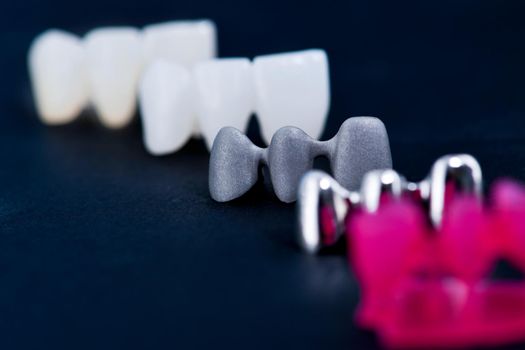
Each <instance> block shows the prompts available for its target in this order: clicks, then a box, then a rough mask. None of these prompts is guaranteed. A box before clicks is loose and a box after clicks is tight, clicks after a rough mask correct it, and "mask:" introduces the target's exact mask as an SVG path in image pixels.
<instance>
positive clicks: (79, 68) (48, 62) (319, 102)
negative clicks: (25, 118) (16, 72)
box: [29, 20, 330, 155]
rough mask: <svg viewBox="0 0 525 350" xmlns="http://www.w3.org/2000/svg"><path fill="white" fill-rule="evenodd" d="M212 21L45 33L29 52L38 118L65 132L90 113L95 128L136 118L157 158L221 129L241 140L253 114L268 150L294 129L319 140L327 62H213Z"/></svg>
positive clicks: (278, 57) (314, 55)
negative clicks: (277, 135) (286, 129)
mask: <svg viewBox="0 0 525 350" xmlns="http://www.w3.org/2000/svg"><path fill="white" fill-rule="evenodd" d="M216 42H217V34H216V27H215V25H214V23H213V22H211V21H209V20H199V21H178V22H177V21H175V22H168V23H161V24H155V25H150V26H146V27H145V28H144V29H142V30H139V29H136V28H132V27H110V28H99V29H94V30H92V31H90V32H89V33H87V34H86V35H85V37H84V38H79V37H77V36H76V35H73V34H70V33H67V32H64V31H60V30H49V31H46V32H44V33H43V34H41V35H40V36H38V37H37V38H36V39H35V41H34V42H33V44H32V46H31V49H30V52H29V70H30V75H31V81H32V86H33V92H34V93H33V94H34V96H35V100H36V106H37V110H38V112H39V115H40V117H41V119H42V121H43V122H44V123H46V124H66V123H69V122H71V121H73V120H74V119H76V118H77V117H78V116H79V114H80V113H81V112H82V111H83V110H84V109H85V108H86V107H88V106H90V105H92V107H93V108H94V110H95V112H96V114H97V115H98V117H99V119H100V121H101V123H102V124H103V125H105V126H106V127H108V128H122V127H124V126H126V125H128V124H129V122H130V121H131V120H132V118H133V116H134V114H135V111H136V104H137V96H138V100H139V104H140V107H141V108H140V109H141V117H142V123H143V132H144V143H145V146H146V149H147V150H148V151H149V152H150V153H152V154H154V155H161V154H167V153H171V152H174V151H176V150H178V149H179V148H181V147H182V146H183V145H184V144H185V143H186V142H187V140H188V139H189V138H190V137H191V136H192V135H195V136H197V135H203V136H204V138H205V141H206V144H207V146H208V147H209V148H210V147H211V145H212V143H213V140H214V138H215V136H216V134H217V132H218V131H219V130H220V128H221V127H224V126H233V127H236V128H238V129H240V130H242V131H245V129H246V126H247V122H248V118H249V116H250V115H251V114H252V113H253V112H257V115H258V117H259V118H258V119H259V124H260V126H261V131H262V136H263V139H264V140H265V141H266V142H269V140H270V139H271V137H272V135H273V134H274V132H275V131H276V130H278V129H279V128H280V127H283V126H287V125H292V126H296V127H300V128H302V129H303V130H304V131H305V132H306V133H307V134H309V135H310V136H312V137H314V138H319V137H320V135H321V133H322V130H323V128H324V123H325V121H326V117H327V114H328V110H329V104H330V83H329V68H328V59H327V57H326V53H325V52H324V51H323V50H318V49H315V50H314V49H313V50H306V51H299V52H291V53H283V54H274V55H265V56H258V57H256V58H255V59H254V60H253V63H252V62H251V61H250V60H249V59H247V58H230V59H216V58H215V56H216V52H217V48H216V47H217V43H216Z"/></svg>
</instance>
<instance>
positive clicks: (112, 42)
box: [85, 27, 142, 128]
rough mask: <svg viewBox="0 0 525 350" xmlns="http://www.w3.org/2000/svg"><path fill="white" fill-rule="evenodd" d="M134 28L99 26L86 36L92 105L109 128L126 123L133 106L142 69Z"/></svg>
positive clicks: (138, 43) (131, 115)
mask: <svg viewBox="0 0 525 350" xmlns="http://www.w3.org/2000/svg"><path fill="white" fill-rule="evenodd" d="M140 38H141V37H140V34H139V32H138V31H137V30H136V29H134V28H128V27H115V28H101V29H96V30H93V31H91V32H90V33H88V34H87V35H86V38H85V48H86V55H87V70H88V77H89V83H90V88H91V98H92V102H93V105H94V107H95V109H96V111H97V113H98V115H99V117H100V120H101V121H102V123H103V124H104V125H105V126H107V127H109V128H121V127H123V126H125V125H127V124H128V123H129V122H130V121H131V119H132V117H133V115H134V113H135V108H136V91H137V82H138V78H139V75H140V72H141V68H142V54H141V40H140Z"/></svg>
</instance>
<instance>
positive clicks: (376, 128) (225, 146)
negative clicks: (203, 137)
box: [209, 117, 392, 202]
mask: <svg viewBox="0 0 525 350" xmlns="http://www.w3.org/2000/svg"><path fill="white" fill-rule="evenodd" d="M318 156H325V157H327V158H328V159H329V160H330V164H331V168H332V171H333V174H334V176H335V178H336V179H338V181H340V182H341V183H342V184H344V186H346V187H348V188H351V189H356V188H357V187H358V186H359V184H360V183H361V180H362V177H363V175H364V174H365V173H367V172H369V171H370V170H373V169H385V168H391V167H392V158H391V154H390V145H389V141H388V134H387V132H386V129H385V126H384V124H383V123H382V122H381V120H379V119H377V118H373V117H354V118H350V119H347V120H346V121H345V122H344V123H343V124H342V125H341V128H340V129H339V132H338V133H337V135H336V136H334V137H333V138H332V139H330V140H328V141H316V140H313V139H312V138H311V137H309V136H308V135H306V134H305V133H304V132H303V131H302V130H300V129H298V128H295V127H284V128H281V129H279V130H278V131H277V132H276V133H275V134H274V136H273V138H272V140H271V143H270V145H269V146H268V148H265V149H263V148H259V147H257V146H255V145H254V144H253V143H252V142H251V141H250V140H249V139H248V138H247V137H246V136H245V135H243V134H242V133H241V132H240V131H239V130H237V129H235V128H231V127H226V128H223V129H221V131H220V132H219V134H218V135H217V137H216V139H215V142H214V143H213V147H212V150H211V156H210V171H209V188H210V194H211V196H212V198H213V199H215V200H216V201H219V202H226V201H230V200H233V199H235V198H238V197H240V196H242V195H243V194H244V193H246V192H247V191H248V190H249V189H250V188H251V187H252V186H253V185H254V184H255V182H256V181H257V178H258V172H259V167H260V166H261V165H266V166H268V168H269V173H270V177H271V182H272V185H273V188H274V190H275V194H276V195H277V197H278V198H279V199H280V200H281V201H283V202H292V201H294V200H295V199H296V195H297V187H298V184H299V180H300V179H301V177H302V176H303V175H304V174H305V173H306V172H307V171H308V170H309V169H311V168H312V167H313V162H314V158H316V157H318Z"/></svg>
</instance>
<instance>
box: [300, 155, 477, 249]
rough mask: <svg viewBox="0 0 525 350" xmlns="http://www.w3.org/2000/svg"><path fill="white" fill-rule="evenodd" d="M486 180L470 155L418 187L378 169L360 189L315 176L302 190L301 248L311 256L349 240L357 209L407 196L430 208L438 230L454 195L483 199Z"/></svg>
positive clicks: (448, 162) (440, 166)
mask: <svg viewBox="0 0 525 350" xmlns="http://www.w3.org/2000/svg"><path fill="white" fill-rule="evenodd" d="M376 169H378V168H376ZM336 179H337V178H336ZM482 181H483V180H482V174H481V168H480V166H479V163H478V162H477V161H476V159H475V158H473V157H472V156H470V155H467V154H459V155H447V156H444V157H442V158H440V159H438V160H437V161H436V162H435V163H434V165H433V166H432V169H431V171H430V174H429V176H428V177H427V178H426V179H424V180H422V181H420V182H418V183H415V182H408V181H406V179H405V178H404V177H403V176H402V175H400V174H399V173H397V172H396V171H394V170H392V169H378V170H374V171H370V172H368V173H366V174H365V175H364V176H363V179H362V183H361V186H360V188H359V186H358V185H357V184H353V185H354V186H352V187H350V186H348V185H347V184H345V183H344V182H339V183H338V182H337V180H334V179H333V178H332V177H330V175H328V174H326V173H324V172H321V171H310V172H308V173H307V174H306V175H305V176H304V177H303V178H302V179H301V181H300V185H299V190H298V202H297V210H298V234H299V243H300V245H301V246H302V247H303V249H304V250H305V251H306V252H309V253H316V252H318V251H319V250H321V249H322V248H324V247H329V246H332V245H334V244H335V243H337V242H338V241H339V240H340V239H341V238H343V237H344V236H345V233H346V222H347V220H348V218H349V217H350V216H351V215H352V214H353V213H354V212H355V211H356V210H357V211H358V210H364V211H366V212H369V213H374V212H376V211H377V210H378V208H379V207H380V206H381V205H382V204H384V203H385V202H387V201H391V200H399V199H401V198H406V197H410V198H412V199H414V200H415V201H416V202H418V203H420V204H421V205H423V206H425V207H428V220H429V222H430V223H431V224H432V225H433V226H434V227H439V226H440V225H441V222H442V219H443V215H444V213H445V212H446V210H447V205H448V203H449V202H450V198H451V196H454V195H458V194H471V195H472V196H473V198H481V192H482ZM358 188H359V190H357V189H358Z"/></svg>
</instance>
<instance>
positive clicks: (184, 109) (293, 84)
mask: <svg viewBox="0 0 525 350" xmlns="http://www.w3.org/2000/svg"><path fill="white" fill-rule="evenodd" d="M139 90H140V94H139V100H140V105H141V115H142V120H143V125H144V141H145V144H146V148H147V149H148V150H149V151H150V153H152V154H167V153H172V152H174V151H176V150H177V149H178V148H180V147H182V145H184V144H185V143H186V141H187V140H188V139H190V138H191V136H192V134H193V133H194V132H193V131H194V130H195V125H197V126H198V127H197V129H198V130H200V133H201V134H202V135H203V136H204V140H205V142H206V145H207V146H208V149H211V147H212V145H213V140H214V139H215V136H216V135H217V133H218V132H219V130H220V129H221V128H222V127H225V126H231V127H234V128H236V129H239V130H241V131H242V132H245V131H246V128H247V126H248V121H249V118H250V116H251V115H252V114H253V113H256V114H257V117H258V121H259V125H260V127H261V132H262V137H263V139H264V141H265V142H266V143H268V142H269V141H270V140H271V138H272V136H273V134H274V133H275V132H276V131H277V130H278V129H279V128H281V127H284V126H288V125H290V126H296V127H299V128H301V129H303V130H304V131H305V132H306V133H307V134H308V135H310V136H311V137H313V138H315V139H318V138H319V137H320V136H321V133H322V132H323V129H324V125H325V121H326V117H327V115H328V109H329V105H330V82H329V70H328V59H327V56H326V53H325V52H324V51H323V50H318V49H312V50H305V51H299V52H289V53H280V54H272V55H264V56H258V57H255V59H254V60H253V62H252V61H250V60H249V59H248V58H223V59H214V60H209V61H206V62H201V63H199V64H197V65H196V66H195V67H194V69H193V70H192V71H190V70H188V69H186V68H184V67H181V66H179V65H177V64H174V63H172V62H168V61H165V60H163V61H157V62H156V63H154V64H153V65H152V66H151V67H150V68H149V69H147V70H146V72H145V73H144V76H143V78H142V80H141V83H140V88H139Z"/></svg>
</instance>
